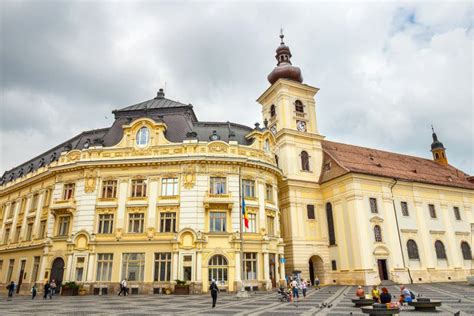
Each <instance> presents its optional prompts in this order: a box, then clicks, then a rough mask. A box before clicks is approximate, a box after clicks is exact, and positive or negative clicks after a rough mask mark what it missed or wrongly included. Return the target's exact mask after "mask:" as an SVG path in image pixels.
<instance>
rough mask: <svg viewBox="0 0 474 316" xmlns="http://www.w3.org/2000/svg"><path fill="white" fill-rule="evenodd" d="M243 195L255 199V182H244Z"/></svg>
mask: <svg viewBox="0 0 474 316" xmlns="http://www.w3.org/2000/svg"><path fill="white" fill-rule="evenodd" d="M242 194H243V195H244V197H246V198H254V197H255V181H254V180H248V179H244V180H242Z"/></svg>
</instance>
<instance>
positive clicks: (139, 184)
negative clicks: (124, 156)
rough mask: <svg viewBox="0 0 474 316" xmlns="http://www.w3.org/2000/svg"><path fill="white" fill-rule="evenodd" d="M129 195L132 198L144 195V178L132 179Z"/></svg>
mask: <svg viewBox="0 0 474 316" xmlns="http://www.w3.org/2000/svg"><path fill="white" fill-rule="evenodd" d="M131 197H133V198H142V197H146V181H145V180H144V179H134V180H132V192H131Z"/></svg>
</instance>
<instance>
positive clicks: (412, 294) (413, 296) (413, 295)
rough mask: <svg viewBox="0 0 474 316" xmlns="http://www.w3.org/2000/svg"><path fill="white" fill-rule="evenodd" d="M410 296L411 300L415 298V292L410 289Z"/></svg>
mask: <svg viewBox="0 0 474 316" xmlns="http://www.w3.org/2000/svg"><path fill="white" fill-rule="evenodd" d="M410 296H411V298H412V299H413V300H414V299H415V293H413V292H412V291H410Z"/></svg>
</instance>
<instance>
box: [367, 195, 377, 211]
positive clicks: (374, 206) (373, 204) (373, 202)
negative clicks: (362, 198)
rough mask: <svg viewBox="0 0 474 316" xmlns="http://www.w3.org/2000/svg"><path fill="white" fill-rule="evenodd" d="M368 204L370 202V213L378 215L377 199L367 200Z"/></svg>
mask: <svg viewBox="0 0 474 316" xmlns="http://www.w3.org/2000/svg"><path fill="white" fill-rule="evenodd" d="M369 202H370V211H371V212H372V213H378V212H379V210H378V208H377V199H376V198H369Z"/></svg>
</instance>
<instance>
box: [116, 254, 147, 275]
mask: <svg viewBox="0 0 474 316" xmlns="http://www.w3.org/2000/svg"><path fill="white" fill-rule="evenodd" d="M144 271H145V254H144V253H124V254H123V256H122V279H127V280H128V281H143V275H144Z"/></svg>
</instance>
